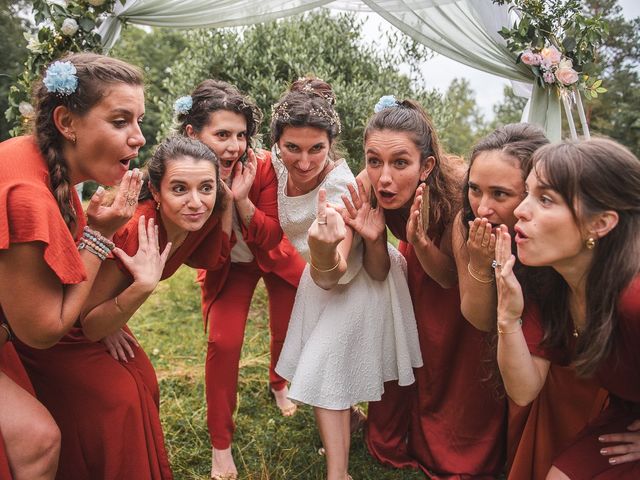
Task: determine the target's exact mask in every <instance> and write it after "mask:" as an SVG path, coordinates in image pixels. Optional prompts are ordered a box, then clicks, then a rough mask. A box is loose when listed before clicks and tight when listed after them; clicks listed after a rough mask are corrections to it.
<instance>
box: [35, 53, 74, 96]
mask: <svg viewBox="0 0 640 480" xmlns="http://www.w3.org/2000/svg"><path fill="white" fill-rule="evenodd" d="M76 73H77V70H76V67H75V65H74V64H73V63H71V62H60V61H57V62H53V63H52V64H51V65H50V66H49V68H47V72H46V75H45V76H44V80H43V83H44V86H45V87H46V88H47V91H48V92H51V93H55V94H57V95H60V96H67V95H71V94H72V93H73V92H75V91H76V89H77V88H78V77H77V76H76Z"/></svg>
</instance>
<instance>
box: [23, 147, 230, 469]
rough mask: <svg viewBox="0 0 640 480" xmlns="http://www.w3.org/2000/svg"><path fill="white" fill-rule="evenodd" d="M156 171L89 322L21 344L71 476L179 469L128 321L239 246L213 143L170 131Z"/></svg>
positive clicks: (153, 163) (84, 318)
mask: <svg viewBox="0 0 640 480" xmlns="http://www.w3.org/2000/svg"><path fill="white" fill-rule="evenodd" d="M147 170H148V174H147V177H146V178H145V181H144V184H143V190H142V192H141V194H140V201H139V204H138V207H137V209H136V212H135V214H134V216H133V218H132V219H131V220H130V221H129V223H127V225H125V226H124V227H123V228H121V229H120V230H118V232H117V233H116V234H115V236H114V243H115V244H116V246H117V249H116V250H114V253H116V255H117V260H116V261H107V262H105V263H104V264H103V266H102V267H101V269H100V272H99V274H98V278H97V279H96V282H95V285H94V287H93V290H92V292H91V295H90V297H89V300H88V301H87V302H86V304H85V307H84V308H83V312H82V314H81V316H80V321H79V324H77V326H76V327H75V328H73V329H72V330H71V332H70V333H69V334H67V335H66V336H65V337H64V338H63V340H62V341H61V342H60V343H58V344H57V345H55V346H54V347H52V348H50V349H48V350H36V349H32V348H29V347H27V346H26V345H24V346H23V345H19V347H18V348H19V352H20V354H21V356H22V358H23V359H24V362H25V365H26V367H27V370H28V372H29V374H30V376H31V379H32V381H33V385H34V387H35V390H36V393H37V395H38V398H39V399H40V400H41V401H42V402H43V404H44V405H45V406H46V407H47V408H48V409H49V411H50V412H51V414H52V415H53V417H54V418H55V420H56V422H57V423H58V426H59V427H60V430H61V432H62V453H61V456H60V466H59V469H58V475H57V478H59V479H61V480H62V479H69V478H73V479H78V480H91V479H95V478H102V479H114V480H115V479H132V480H133V479H136V480H138V479H141V480H145V479H149V480H151V479H153V480H160V479H162V480H166V479H171V478H173V477H172V473H171V469H170V467H169V461H168V458H167V453H166V451H165V447H164V440H163V435H162V428H161V425H160V418H159V392H158V384H157V380H156V376H155V372H154V370H153V366H152V365H151V362H150V361H149V359H148V357H147V356H146V354H145V352H144V350H143V349H142V348H141V347H140V345H139V344H138V343H137V341H136V340H135V338H134V337H133V335H132V334H131V332H130V331H129V329H128V327H127V326H126V323H127V321H128V320H129V319H130V318H131V316H132V315H133V313H135V311H136V310H137V309H138V308H139V307H140V305H142V303H144V301H145V300H146V298H147V297H148V296H149V295H150V294H151V292H152V291H153V290H154V289H155V287H156V285H157V283H158V281H160V280H163V279H165V278H168V277H170V276H171V275H172V274H173V273H174V272H175V271H176V270H177V269H178V267H180V265H182V264H183V263H186V264H187V265H191V266H193V267H205V268H215V267H216V264H217V263H218V262H220V261H223V260H224V256H225V255H227V254H228V248H229V245H228V235H227V234H225V233H224V232H222V227H221V222H220V221H219V218H218V216H217V215H215V214H213V212H214V211H215V210H216V206H219V205H221V204H222V203H223V201H224V190H223V189H222V185H221V183H220V181H219V179H218V172H217V159H216V157H215V155H214V154H213V152H211V150H210V149H209V148H207V147H206V146H205V145H204V144H202V143H200V142H198V141H196V140H191V139H187V138H184V137H179V136H178V137H173V138H170V139H168V140H165V141H164V142H163V143H162V144H160V145H159V146H158V148H157V150H156V152H155V153H154V155H153V157H152V158H151V160H149V162H148V164H147ZM99 340H102V343H101V342H99ZM105 344H106V345H107V348H105Z"/></svg>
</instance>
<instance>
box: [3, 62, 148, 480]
mask: <svg viewBox="0 0 640 480" xmlns="http://www.w3.org/2000/svg"><path fill="white" fill-rule="evenodd" d="M35 102H36V105H35V110H36V113H35V132H34V135H33V136H25V137H18V138H14V139H11V140H7V141H5V142H3V143H2V144H0V306H1V310H0V322H1V323H0V324H1V327H2V328H1V329H0V349H1V351H0V369H1V372H0V432H1V434H2V435H1V436H2V440H3V441H2V442H0V478H3V479H10V478H14V479H30V480H32V479H52V478H54V476H55V473H56V468H57V464H58V456H59V451H60V431H59V430H58V427H57V426H56V424H55V422H54V420H53V418H52V417H51V415H50V414H49V412H48V411H47V410H46V409H45V408H44V407H43V406H42V404H40V403H39V402H38V401H37V400H36V399H35V398H34V397H33V390H32V387H31V384H30V382H29V380H28V378H27V376H26V373H25V371H24V368H23V366H22V364H21V363H20V361H19V359H18V357H17V355H16V352H15V350H14V345H13V343H6V342H7V340H14V341H15V342H18V341H20V342H24V344H28V345H30V346H31V347H34V348H40V349H41V348H47V347H50V346H52V345H54V344H55V343H56V342H58V340H60V338H61V337H62V336H63V335H65V333H66V332H67V331H68V330H69V329H70V328H71V327H72V326H73V325H74V323H75V322H76V320H77V318H78V316H79V314H80V310H81V308H82V306H83V305H84V303H85V301H86V300H87V298H88V296H89V293H90V291H91V288H92V286H93V284H94V280H95V278H96V275H97V273H98V270H99V268H100V265H101V264H102V260H104V258H105V256H106V255H107V254H108V253H109V251H110V250H111V248H112V244H111V241H110V239H111V238H112V236H113V234H114V232H115V231H116V230H117V229H118V228H119V227H121V226H122V225H124V223H125V222H126V221H127V220H128V219H129V218H130V217H131V215H132V214H133V212H134V210H135V204H136V201H135V198H136V197H137V195H138V191H139V189H140V175H139V174H138V173H137V172H134V171H129V162H130V160H131V159H133V158H135V157H136V156H137V154H138V150H139V149H140V147H142V146H143V145H144V137H143V136H142V133H141V131H140V126H139V125H138V122H139V121H140V119H141V118H142V116H143V115H144V94H143V84H142V74H141V72H140V70H139V69H137V68H135V67H133V66H131V65H129V64H127V63H125V62H122V61H119V60H116V59H114V58H108V57H104V56H101V55H95V54H75V55H70V56H68V57H65V58H63V59H61V60H60V61H57V62H53V63H52V64H51V65H49V67H48V68H47V70H46V71H45V75H44V78H43V81H40V82H39V83H38V85H37V86H36V90H35ZM85 180H95V181H97V182H99V183H101V184H105V185H115V184H117V183H120V189H119V191H118V194H117V195H116V198H115V201H114V202H113V204H112V205H111V206H110V207H104V206H101V200H102V196H103V192H104V190H103V189H99V190H98V191H97V192H96V194H95V195H94V196H93V198H92V199H91V202H90V203H89V206H88V208H87V216H88V223H89V225H90V228H85V225H86V220H85V217H84V214H83V212H82V205H81V203H80V200H79V198H78V197H77V194H76V193H75V189H74V188H73V185H74V184H76V183H79V182H82V181H85ZM77 240H81V243H79V244H78V245H76V241H77ZM61 373H64V372H61Z"/></svg>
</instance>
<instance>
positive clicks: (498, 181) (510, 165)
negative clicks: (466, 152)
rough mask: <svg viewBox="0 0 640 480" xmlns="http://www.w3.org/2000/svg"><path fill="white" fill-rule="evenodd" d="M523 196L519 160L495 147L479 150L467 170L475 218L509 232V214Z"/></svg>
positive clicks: (511, 222) (512, 219)
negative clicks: (482, 219) (502, 227)
mask: <svg viewBox="0 0 640 480" xmlns="http://www.w3.org/2000/svg"><path fill="white" fill-rule="evenodd" d="M523 198H524V181H523V180H522V171H521V170H520V162H519V160H518V159H517V158H513V157H510V156H508V155H506V154H504V153H503V152H501V151H499V150H490V151H486V152H482V153H480V154H479V155H478V156H477V157H476V158H475V160H474V161H473V163H472V165H471V168H470V170H469V203H470V204H471V210H473V214H474V215H475V216H476V218H486V219H487V220H489V223H491V224H492V225H494V226H498V225H500V224H504V225H506V226H507V227H508V228H509V230H510V231H513V226H514V225H515V223H516V221H517V219H516V217H515V215H514V213H513V211H514V210H515V208H516V207H517V206H518V204H519V203H520V202H521V201H522V199H523Z"/></svg>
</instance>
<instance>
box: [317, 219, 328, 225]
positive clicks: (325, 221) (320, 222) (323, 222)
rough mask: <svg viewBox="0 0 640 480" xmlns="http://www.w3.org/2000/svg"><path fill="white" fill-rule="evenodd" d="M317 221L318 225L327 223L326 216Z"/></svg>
mask: <svg viewBox="0 0 640 480" xmlns="http://www.w3.org/2000/svg"><path fill="white" fill-rule="evenodd" d="M317 222H318V225H326V224H327V219H326V218H325V219H324V220H322V221H320V220H318V221H317Z"/></svg>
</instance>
